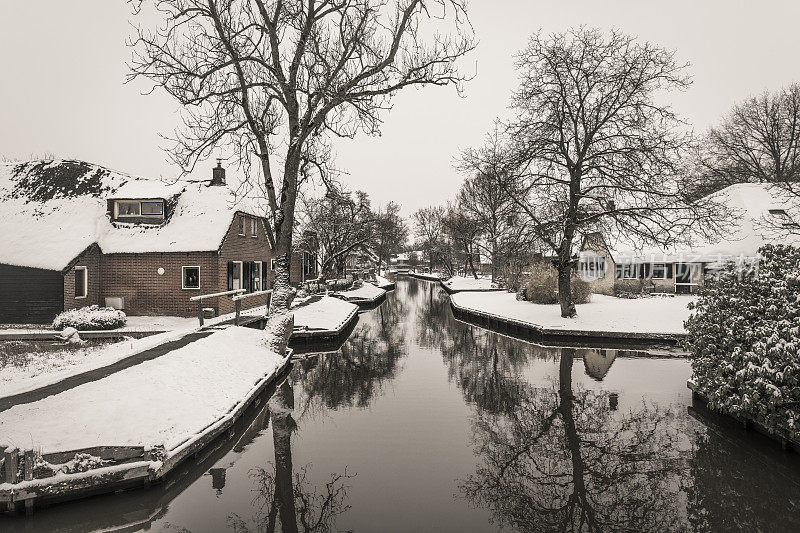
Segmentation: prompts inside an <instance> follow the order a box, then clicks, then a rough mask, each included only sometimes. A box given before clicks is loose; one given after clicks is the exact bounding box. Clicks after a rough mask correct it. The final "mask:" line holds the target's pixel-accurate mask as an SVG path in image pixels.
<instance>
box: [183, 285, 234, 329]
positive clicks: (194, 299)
mask: <svg viewBox="0 0 800 533" xmlns="http://www.w3.org/2000/svg"><path fill="white" fill-rule="evenodd" d="M243 292H246V291H245V290H244V289H233V290H232V291H224V292H215V293H213V294H200V295H199V296H192V297H191V298H189V301H190V302H197V319H198V320H199V321H200V325H201V326H202V325H203V298H206V299H207V298H218V297H220V296H235V295H237V294H241V293H243ZM237 316H238V313H237Z"/></svg>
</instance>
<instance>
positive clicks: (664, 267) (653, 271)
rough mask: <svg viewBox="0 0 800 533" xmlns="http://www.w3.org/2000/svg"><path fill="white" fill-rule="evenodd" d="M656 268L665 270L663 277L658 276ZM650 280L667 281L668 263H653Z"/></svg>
mask: <svg viewBox="0 0 800 533" xmlns="http://www.w3.org/2000/svg"><path fill="white" fill-rule="evenodd" d="M656 267H660V268H662V269H663V274H662V275H661V276H656ZM650 279H657V280H665V279H667V264H666V263H651V264H650Z"/></svg>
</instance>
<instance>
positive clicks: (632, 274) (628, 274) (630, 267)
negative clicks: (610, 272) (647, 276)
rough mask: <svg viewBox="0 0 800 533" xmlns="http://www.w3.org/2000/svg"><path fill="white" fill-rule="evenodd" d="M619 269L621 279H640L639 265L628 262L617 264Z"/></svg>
mask: <svg viewBox="0 0 800 533" xmlns="http://www.w3.org/2000/svg"><path fill="white" fill-rule="evenodd" d="M617 269H618V270H619V278H620V279H638V277H639V265H636V264H633V263H626V264H622V265H617Z"/></svg>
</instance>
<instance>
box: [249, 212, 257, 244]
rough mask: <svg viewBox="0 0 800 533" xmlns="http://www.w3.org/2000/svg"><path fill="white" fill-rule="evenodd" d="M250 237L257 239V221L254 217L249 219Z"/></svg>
mask: <svg viewBox="0 0 800 533" xmlns="http://www.w3.org/2000/svg"><path fill="white" fill-rule="evenodd" d="M250 236H251V237H252V238H254V239H258V219H257V218H255V217H252V218H250Z"/></svg>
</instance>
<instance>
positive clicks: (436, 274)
mask: <svg viewBox="0 0 800 533" xmlns="http://www.w3.org/2000/svg"><path fill="white" fill-rule="evenodd" d="M408 275H409V276H411V277H412V278H417V279H424V280H428V281H439V280H440V279H442V275H441V274H440V273H439V272H433V273H430V274H428V273H425V272H409V273H408Z"/></svg>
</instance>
